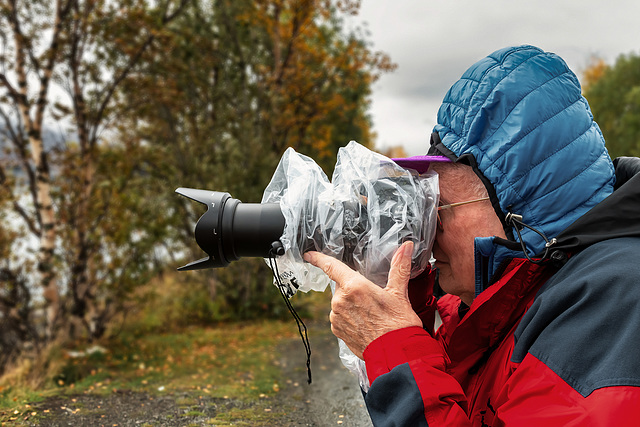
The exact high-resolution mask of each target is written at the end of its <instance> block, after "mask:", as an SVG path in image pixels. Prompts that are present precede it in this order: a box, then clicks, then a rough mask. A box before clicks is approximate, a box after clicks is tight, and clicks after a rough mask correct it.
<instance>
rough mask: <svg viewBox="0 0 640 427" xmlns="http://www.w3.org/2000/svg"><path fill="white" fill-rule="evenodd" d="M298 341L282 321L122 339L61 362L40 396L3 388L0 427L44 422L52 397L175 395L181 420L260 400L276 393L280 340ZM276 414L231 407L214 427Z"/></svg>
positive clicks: (25, 389) (291, 327) (24, 389)
mask: <svg viewBox="0 0 640 427" xmlns="http://www.w3.org/2000/svg"><path fill="white" fill-rule="evenodd" d="M296 336H297V330H296V329H295V325H292V324H291V322H285V321H261V322H258V323H242V324H229V325H222V326H219V327H193V328H187V329H185V330H182V331H177V332H171V333H161V334H147V335H143V336H135V335H131V334H126V333H125V334H122V335H121V336H120V337H118V338H117V339H114V340H112V341H111V342H108V343H103V345H104V346H105V348H107V349H108V352H107V353H104V354H95V355H93V356H90V357H86V358H76V359H72V358H69V357H68V356H66V357H65V362H66V363H65V364H64V365H63V368H62V369H61V371H60V373H59V374H58V375H57V376H55V377H54V378H55V381H51V382H50V383H49V384H48V385H47V386H45V387H43V388H41V389H39V390H32V389H30V388H29V387H25V386H6V385H5V386H4V387H3V388H2V389H1V390H0V422H2V423H6V422H10V421H11V422H18V421H21V420H22V421H24V420H25V419H28V418H34V417H36V418H37V417H42V416H46V414H42V413H38V412H37V409H36V408H37V402H39V401H42V400H43V399H46V398H50V397H53V396H57V397H68V398H69V399H71V398H72V396H77V395H81V394H92V395H108V394H111V393H115V392H118V391H119V390H131V391H136V392H144V393H148V394H150V395H156V396H165V395H174V396H178V397H176V404H177V405H179V406H180V407H183V408H185V409H186V410H187V412H186V414H185V417H186V419H188V418H189V417H194V416H202V412H200V411H199V409H198V398H199V397H202V396H206V397H210V398H217V399H228V400H236V401H243V402H246V401H253V402H257V401H261V400H262V401H264V400H265V399H268V398H269V397H272V396H273V395H275V394H276V393H277V392H278V390H279V387H280V386H279V384H278V381H279V379H280V378H281V371H280V368H279V366H278V362H277V358H278V354H277V352H276V351H275V347H276V345H277V344H278V343H279V342H280V341H281V340H283V339H289V338H295V337H296ZM75 409H78V407H77V406H74V410H75ZM277 415H278V414H276V413H273V412H270V411H268V410H265V408H264V405H258V406H257V407H255V408H233V409H232V410H230V411H228V412H226V413H224V414H218V415H217V416H216V417H215V419H212V420H211V422H212V423H213V424H212V425H230V423H234V425H242V424H235V423H236V421H238V420H242V419H247V418H245V417H248V418H250V419H252V423H255V424H252V425H259V424H260V423H261V420H268V419H270V418H269V417H273V416H277ZM264 422H265V423H266V425H268V422H267V421H264Z"/></svg>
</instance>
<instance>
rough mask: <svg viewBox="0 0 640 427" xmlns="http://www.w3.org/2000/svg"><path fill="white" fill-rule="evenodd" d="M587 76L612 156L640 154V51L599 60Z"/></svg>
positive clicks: (588, 91)
mask: <svg viewBox="0 0 640 427" xmlns="http://www.w3.org/2000/svg"><path fill="white" fill-rule="evenodd" d="M586 77H587V79H586V82H585V87H584V95H585V97H586V98H587V100H588V101H589V105H590V106H591V110H592V112H593V115H594V118H595V120H596V122H597V123H598V125H600V128H601V129H602V133H603V135H604V137H605V141H606V144H607V148H608V150H609V153H610V154H611V156H612V157H618V156H640V55H637V54H634V53H631V54H628V55H620V56H619V57H618V59H617V60H616V62H615V64H614V65H613V66H606V65H604V63H603V62H601V61H600V62H595V63H594V65H592V66H591V67H589V68H588V69H587V71H586Z"/></svg>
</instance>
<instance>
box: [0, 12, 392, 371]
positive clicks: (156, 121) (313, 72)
mask: <svg viewBox="0 0 640 427" xmlns="http://www.w3.org/2000/svg"><path fill="white" fill-rule="evenodd" d="M358 7H359V2H358V1H339V2H329V1H319V0H316V1H312V0H258V1H253V0H167V1H162V2H156V1H151V0H115V1H101V0H56V1H49V0H0V33H1V34H0V35H2V46H1V47H2V52H1V54H0V65H2V70H1V72H0V122H1V136H2V137H1V139H0V147H1V149H2V154H0V184H1V185H0V209H1V210H2V212H3V214H2V221H0V254H1V255H2V258H1V259H0V285H1V288H0V322H1V323H2V326H3V329H2V332H1V333H0V353H2V354H3V355H6V357H3V358H0V371H1V370H2V367H3V366H4V365H5V364H7V363H10V361H11V360H14V359H15V358H16V357H19V356H20V355H24V354H26V353H25V352H27V353H30V354H32V355H33V354H37V353H39V352H41V351H43V349H45V348H47V346H48V344H49V343H51V342H54V341H56V342H57V341H59V340H63V341H64V340H78V339H79V340H95V339H99V338H100V337H102V336H103V335H104V334H105V333H107V331H109V328H110V325H111V322H112V320H113V319H114V318H118V319H122V318H123V316H122V314H123V313H126V312H127V311H128V310H131V309H132V301H133V299H132V295H135V293H136V290H137V289H138V288H139V287H140V286H142V285H144V284H146V283H148V281H149V279H150V278H151V277H153V276H156V275H158V274H162V272H163V271H167V269H174V268H175V267H177V266H179V265H180V264H181V263H182V262H184V261H185V259H192V258H193V257H199V256H201V253H200V251H199V248H197V247H196V245H195V243H194V241H193V235H192V232H193V224H194V223H195V221H196V220H197V218H198V217H199V216H200V214H201V213H202V212H201V211H200V207H199V206H194V205H193V204H191V203H189V202H188V201H186V200H184V199H181V198H179V197H177V196H175V195H174V193H173V190H174V189H175V188H176V187H179V186H186V187H195V188H208V189H213V190H219V191H228V192H230V193H231V194H232V195H233V196H234V197H236V198H240V199H241V200H243V201H250V202H257V201H259V199H260V197H261V194H262V191H263V189H264V187H265V186H266V185H267V183H268V181H269V179H270V177H271V174H272V173H273V170H274V169H275V166H276V164H277V161H278V159H279V157H280V156H281V154H282V152H283V151H284V150H285V149H286V148H287V147H294V148H295V149H296V150H298V151H301V152H304V153H305V154H308V155H310V156H312V157H314V158H315V159H317V160H318V162H319V163H320V164H321V165H322V166H323V167H325V169H326V170H327V172H330V169H331V167H332V165H333V164H334V162H335V154H336V152H337V148H338V147H340V146H343V145H345V144H346V143H347V142H348V141H349V140H357V141H358V142H360V143H362V144H364V145H368V146H373V142H374V141H373V135H372V133H371V127H370V125H371V124H370V119H369V116H368V107H369V95H370V90H371V85H372V83H373V82H374V81H375V80H376V79H377V78H378V77H379V76H380V74H381V73H384V72H388V71H391V70H393V69H394V67H395V65H394V64H393V63H392V62H391V61H390V59H389V57H388V56H387V55H385V54H383V53H380V52H375V51H373V50H372V49H371V46H370V44H369V42H368V41H367V39H366V37H365V36H364V35H363V34H361V33H360V32H359V30H358V29H354V30H347V29H346V27H345V24H344V21H343V17H344V16H346V15H349V14H354V13H357V10H358ZM5 214H6V215H5ZM7 218H12V220H11V221H7V220H6V219H7ZM18 242H23V243H24V244H27V243H28V244H27V246H28V245H29V244H30V245H31V246H28V248H27V249H25V248H24V245H22V246H20V245H19V244H18ZM25 242H26V243H25ZM29 242H30V243H29ZM237 264H238V265H237V266H233V267H230V268H229V269H225V270H219V271H208V272H205V273H201V274H199V275H198V274H190V273H185V275H184V276H182V277H184V279H183V280H184V283H183V284H182V285H183V291H182V292H179V293H177V294H176V297H175V299H176V301H178V302H179V305H181V306H182V307H185V311H188V312H187V313H185V318H188V319H196V321H206V320H207V319H217V320H220V319H234V318H253V317H256V316H264V315H274V314H275V315H278V313H283V310H282V306H281V305H280V304H281V302H278V298H280V297H279V295H278V294H277V292H276V290H275V288H273V287H272V285H271V276H270V274H269V272H268V270H267V269H266V268H265V265H264V262H263V261H262V260H249V261H246V262H244V263H243V262H239V263H237ZM9 350H10V351H9Z"/></svg>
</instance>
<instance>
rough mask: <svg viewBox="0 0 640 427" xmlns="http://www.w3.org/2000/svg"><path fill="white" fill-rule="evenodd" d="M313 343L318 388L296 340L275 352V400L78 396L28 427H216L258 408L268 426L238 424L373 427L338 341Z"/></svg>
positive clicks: (321, 337)
mask: <svg viewBox="0 0 640 427" xmlns="http://www.w3.org/2000/svg"><path fill="white" fill-rule="evenodd" d="M327 328H328V326H327ZM310 340H311V350H312V356H311V361H312V362H311V369H312V374H313V382H312V384H310V385H308V384H307V382H306V378H307V374H306V366H305V361H306V358H305V357H306V356H305V352H304V347H303V345H302V342H301V341H300V340H299V339H298V340H290V341H287V342H285V343H283V344H281V345H280V346H279V347H278V348H276V349H274V351H277V352H278V353H279V354H280V359H279V360H280V365H281V367H282V370H283V380H282V382H281V383H280V384H281V386H280V387H281V388H280V392H279V393H277V395H276V396H275V397H269V398H265V399H261V400H259V401H258V402H255V403H246V402H240V401H235V400H233V399H223V398H212V397H209V396H206V395H205V396H199V395H197V393H193V392H184V393H183V394H178V393H174V394H171V395H165V396H151V395H148V394H146V393H139V392H132V391H127V390H117V391H115V392H114V393H111V394H109V395H106V396H99V395H77V396H71V397H67V398H59V397H56V398H51V399H48V400H45V401H44V402H40V403H38V404H37V405H34V406H35V407H36V408H37V412H38V413H39V414H42V415H41V416H39V417H38V419H35V418H34V419H33V420H26V421H25V425H29V426H53V427H56V426H92V427H93V426H105V427H114V426H122V427H127V426H135V427H139V426H144V427H149V426H157V427H165V426H166V427H173V426H212V425H216V424H215V423H212V418H215V417H216V416H218V415H220V414H225V413H228V412H230V411H235V410H242V409H248V408H254V409H257V410H258V412H260V413H264V414H265V416H266V415H269V417H268V421H265V420H263V421H250V420H241V421H239V420H238V421H236V422H234V424H235V425H270V426H276V427H278V426H317V427H320V426H336V425H339V426H354V427H369V426H371V425H372V424H371V421H370V419H369V416H368V414H367V411H366V409H365V408H364V402H363V399H362V394H361V392H360V389H359V387H358V384H357V379H356V378H355V377H354V376H353V375H351V373H349V371H347V370H346V369H345V368H344V367H343V366H342V364H341V363H340V359H339V357H338V345H337V342H336V339H335V338H334V337H333V336H332V335H331V334H315V336H314V335H313V334H312V335H310ZM236 412H237V411H236ZM43 415H44V416H43ZM223 425H229V424H223Z"/></svg>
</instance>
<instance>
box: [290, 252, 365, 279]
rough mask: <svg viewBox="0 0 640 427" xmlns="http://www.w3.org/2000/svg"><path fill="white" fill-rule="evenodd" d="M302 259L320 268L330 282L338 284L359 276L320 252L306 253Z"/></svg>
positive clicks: (340, 262) (345, 265) (341, 263)
mask: <svg viewBox="0 0 640 427" xmlns="http://www.w3.org/2000/svg"><path fill="white" fill-rule="evenodd" d="M303 257H304V260H305V261H307V262H308V263H310V264H313V265H315V266H316V267H318V268H320V269H321V270H322V271H324V273H325V274H326V275H327V276H329V278H330V279H331V280H333V281H334V282H336V283H338V284H339V283H344V282H345V281H347V280H349V279H353V278H354V277H356V276H359V275H360V274H359V273H358V272H356V271H354V270H352V269H351V268H349V266H348V265H347V264H345V263H343V262H342V261H339V260H337V259H335V258H333V257H330V256H329V255H325V254H323V253H321V252H314V251H311V252H306V253H305V254H304V256H303Z"/></svg>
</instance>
